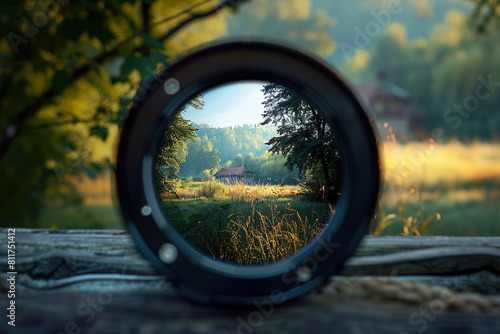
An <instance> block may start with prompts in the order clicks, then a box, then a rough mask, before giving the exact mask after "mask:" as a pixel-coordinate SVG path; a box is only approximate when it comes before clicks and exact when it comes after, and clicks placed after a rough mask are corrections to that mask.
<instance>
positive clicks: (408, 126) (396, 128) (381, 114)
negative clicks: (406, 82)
mask: <svg viewBox="0 0 500 334" xmlns="http://www.w3.org/2000/svg"><path fill="white" fill-rule="evenodd" d="M358 90H359V92H360V94H361V96H362V98H364V99H365V102H366V103H367V104H368V105H369V106H370V107H371V109H372V111H373V114H374V116H375V120H376V122H377V123H378V124H379V131H380V134H381V136H382V138H383V139H389V140H390V139H391V136H392V134H393V133H394V135H395V137H397V138H398V139H403V140H405V139H406V140H411V139H424V138H425V135H426V131H425V129H424V125H423V121H424V113H423V111H422V110H421V109H419V108H418V106H417V104H416V103H415V101H414V99H413V97H412V96H411V94H410V93H409V92H408V91H406V90H404V89H403V88H401V87H398V86H396V85H394V84H391V83H389V82H387V80H386V77H385V74H384V73H383V72H381V73H379V75H378V80H377V81H376V82H369V83H364V84H361V85H358Z"/></svg>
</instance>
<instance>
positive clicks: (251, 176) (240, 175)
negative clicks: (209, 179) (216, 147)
mask: <svg viewBox="0 0 500 334" xmlns="http://www.w3.org/2000/svg"><path fill="white" fill-rule="evenodd" d="M214 176H215V179H216V180H217V181H219V182H220V183H236V182H243V183H254V181H255V173H254V172H252V171H251V170H249V169H248V168H247V166H245V167H223V168H221V169H220V170H219V171H218V172H217V173H215V175H214Z"/></svg>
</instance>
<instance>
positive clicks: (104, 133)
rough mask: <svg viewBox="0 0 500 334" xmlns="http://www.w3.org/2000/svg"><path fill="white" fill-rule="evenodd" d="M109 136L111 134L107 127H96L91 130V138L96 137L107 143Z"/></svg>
mask: <svg viewBox="0 0 500 334" xmlns="http://www.w3.org/2000/svg"><path fill="white" fill-rule="evenodd" d="M108 134H109V132H108V128H107V127H106V126H101V125H96V126H93V127H92V128H90V133H89V136H96V137H98V138H101V139H102V141H106V138H108Z"/></svg>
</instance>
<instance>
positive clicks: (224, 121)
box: [183, 81, 266, 128]
mask: <svg viewBox="0 0 500 334" xmlns="http://www.w3.org/2000/svg"><path fill="white" fill-rule="evenodd" d="M264 84H266V83H265V82H262V81H242V82H237V83H229V84H225V85H221V86H217V87H215V88H212V89H210V90H208V91H205V92H203V95H204V97H203V98H202V100H203V101H204V102H205V106H204V107H203V109H201V110H196V109H194V108H191V107H188V108H187V109H186V111H185V112H184V113H183V116H184V118H186V119H188V120H191V121H193V122H194V123H197V124H200V123H204V124H207V125H210V126H213V127H221V128H223V127H229V126H236V125H244V124H257V123H261V122H262V121H263V120H264V118H263V117H262V113H263V112H264V106H263V105H262V102H263V101H264V94H263V93H262V92H261V91H260V90H261V89H262V86H263V85H264Z"/></svg>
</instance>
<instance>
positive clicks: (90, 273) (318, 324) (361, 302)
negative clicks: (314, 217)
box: [0, 229, 500, 334]
mask: <svg viewBox="0 0 500 334" xmlns="http://www.w3.org/2000/svg"><path fill="white" fill-rule="evenodd" d="M6 235H7V233H6V230H0V253H2V254H6V253H7V250H6V248H7V247H6V245H7V242H6ZM0 271H1V272H3V273H5V272H6V271H7V266H6V262H5V261H1V262H0ZM16 271H17V273H18V275H17V277H16V280H17V289H18V294H17V295H16V305H18V309H17V318H16V320H17V326H16V328H15V329H14V328H12V327H10V326H7V325H6V321H2V322H1V323H0V332H1V333H5V332H8V333H10V332H12V333H50V332H52V333H54V334H55V333H61V332H62V333H64V332H67V333H80V334H82V333H197V332H198V333H226V332H227V333H310V332H315V333H332V332H334V333H337V332H338V333H399V334H401V333H405V332H406V333H422V332H425V333H451V332H453V333H488V334H489V333H500V295H499V293H500V276H499V274H500V238H495V237H479V238H476V237H470V238H469V237H456V238H454V237H400V236H398V237H366V238H365V240H364V241H363V243H362V244H361V246H360V247H359V248H358V250H357V252H356V254H355V256H353V257H352V258H351V259H350V260H349V261H348V262H347V263H346V265H345V268H344V270H343V271H342V273H341V274H340V275H339V276H336V277H333V278H332V280H331V281H330V282H329V283H328V284H326V285H325V286H324V287H323V288H322V289H318V291H315V292H314V293H311V294H308V295H307V296H304V297H303V298H301V299H300V300H298V301H296V302H293V303H291V304H288V305H284V306H280V307H275V309H274V310H273V311H272V312H270V313H272V314H271V315H269V316H267V315H266V314H264V313H266V312H262V311H259V310H258V309H256V308H250V309H234V308H220V307H207V306H200V305H194V304H191V303H189V302H187V301H185V300H183V299H180V298H179V297H177V296H176V295H175V293H174V291H173V290H172V288H171V286H170V283H169V282H168V281H167V280H166V279H165V278H164V277H163V276H161V275H158V274H157V273H156V272H155V270H154V269H153V268H152V267H151V266H150V264H149V263H148V261H147V260H145V259H144V258H143V257H142V256H141V255H140V254H139V253H138V251H137V249H136V247H135V244H134V243H133V241H132V239H131V238H130V236H129V235H128V234H127V233H125V232H124V231H116V230H111V231H110V230H99V231H95V230H30V229H16ZM2 275H3V276H5V274H2ZM374 275H377V276H378V277H373V276H374ZM3 282H5V279H4V278H3V279H2V283H3ZM436 285H441V286H442V285H444V286H447V287H448V288H446V287H438V286H436ZM440 289H441V290H440ZM478 292H480V293H482V294H480V293H478ZM445 296H448V297H446V298H445ZM450 296H452V297H450ZM5 299H6V297H5V294H3V293H2V299H1V300H2V302H1V305H6V304H5V303H4V300H5ZM92 301H94V303H97V304H95V305H94V306H93V308H92V307H91V304H89V303H91V302H92ZM96 301H97V302H96ZM99 301H100V302H99ZM436 307H437V308H436ZM259 314H260V315H259ZM2 317H5V316H4V315H2ZM91 318H92V319H91ZM313 329H314V330H313ZM78 330H80V331H78Z"/></svg>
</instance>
